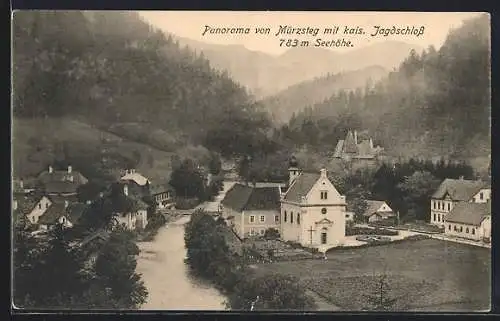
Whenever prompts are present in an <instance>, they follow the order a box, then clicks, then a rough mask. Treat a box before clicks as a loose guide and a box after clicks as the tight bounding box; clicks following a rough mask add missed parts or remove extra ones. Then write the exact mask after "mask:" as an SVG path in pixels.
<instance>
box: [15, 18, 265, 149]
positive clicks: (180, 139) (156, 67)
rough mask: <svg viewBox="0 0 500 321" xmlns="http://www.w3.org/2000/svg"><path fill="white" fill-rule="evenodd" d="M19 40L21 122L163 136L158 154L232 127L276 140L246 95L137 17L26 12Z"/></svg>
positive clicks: (135, 137)
mask: <svg viewBox="0 0 500 321" xmlns="http://www.w3.org/2000/svg"><path fill="white" fill-rule="evenodd" d="M13 40H14V41H13V42H14V43H13V45H14V47H13V50H14V55H13V59H14V61H13V64H14V68H13V73H14V77H13V78H14V84H13V92H14V97H13V112H14V116H15V117H16V118H17V119H19V118H29V119H39V118H61V117H69V118H72V119H79V120H80V121H83V122H86V123H90V124H92V125H95V126H97V127H98V128H100V129H103V130H110V131H112V132H114V133H117V134H119V135H121V136H126V137H127V138H129V139H132V140H136V141H137V140H142V141H141V142H142V143H147V144H150V143H151V142H149V140H150V137H149V136H148V134H149V133H151V132H153V131H154V130H155V129H156V130H160V131H161V132H162V134H164V136H165V137H166V141H167V142H161V141H160V142H158V139H156V141H153V142H152V143H151V145H153V146H155V147H158V148H162V149H163V150H167V151H171V150H172V149H175V148H177V147H178V146H179V145H180V146H182V145H185V144H190V143H191V144H200V143H205V142H206V141H207V132H213V131H216V130H217V128H219V127H220V126H221V124H224V123H228V124H231V126H226V128H228V127H229V128H230V127H233V128H238V127H239V126H240V125H241V127H249V126H250V127H251V128H252V132H253V133H254V136H255V135H264V136H265V135H266V133H265V131H261V130H260V129H261V128H266V127H267V126H268V125H269V122H268V120H267V116H266V114H265V113H264V112H262V111H261V109H260V108H259V107H258V106H257V105H256V104H255V103H254V102H253V100H252V99H251V97H250V96H249V95H248V94H247V92H246V91H245V89H244V88H242V87H240V86H239V85H238V84H236V83H235V82H233V81H232V80H231V79H230V78H229V77H228V76H227V74H224V73H221V72H218V71H215V70H213V69H212V68H211V67H210V65H209V62H208V60H206V59H205V58H204V57H203V55H201V54H200V55H197V54H195V53H194V52H193V51H191V50H189V48H181V47H180V45H179V44H178V43H177V42H176V41H174V40H173V38H172V37H170V36H165V34H164V33H163V32H161V31H157V30H154V29H153V28H152V27H151V26H150V25H148V24H147V23H145V22H144V21H142V20H141V18H140V17H139V15H138V14H137V13H131V12H111V11H108V12H77V11H72V12H70V11H67V12H65V11H57V12H50V11H38V12H35V11H31V12H28V11H24V12H16V13H15V15H14V19H13ZM120 123H123V124H126V125H123V126H122V125H119V124H120ZM33 124H35V123H33ZM117 124H118V125H117ZM111 125H113V126H111ZM14 126H15V123H14ZM131 127H133V129H134V131H133V132H132V131H127V128H131ZM31 130H32V134H33V135H32V136H36V135H37V134H36V133H37V132H38V130H37V129H36V128H31ZM131 136H132V137H131ZM157 136H158V135H157ZM28 138H29V137H28ZM38 138H40V137H38ZM15 139H16V137H14V140H15ZM71 139H72V137H66V140H67V141H71ZM160 140H161V139H160ZM21 143H22V142H21ZM169 143H171V144H169ZM15 144H17V142H15ZM232 152H233V151H232V150H229V151H228V153H232ZM27 153H30V151H27ZM15 157H21V158H22V157H26V155H16V156H15Z"/></svg>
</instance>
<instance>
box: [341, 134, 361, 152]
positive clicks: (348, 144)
mask: <svg viewBox="0 0 500 321" xmlns="http://www.w3.org/2000/svg"><path fill="white" fill-rule="evenodd" d="M343 151H344V153H349V154H356V153H357V152H358V147H357V146H356V141H355V140H354V135H353V133H352V132H351V131H349V132H348V133H347V136H346V138H345V141H344V150H343Z"/></svg>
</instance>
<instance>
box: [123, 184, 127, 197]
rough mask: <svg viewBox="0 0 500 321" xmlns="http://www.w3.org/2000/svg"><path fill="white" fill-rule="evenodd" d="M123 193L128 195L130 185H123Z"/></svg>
mask: <svg viewBox="0 0 500 321" xmlns="http://www.w3.org/2000/svg"><path fill="white" fill-rule="evenodd" d="M123 194H125V196H128V186H127V185H126V184H125V185H123Z"/></svg>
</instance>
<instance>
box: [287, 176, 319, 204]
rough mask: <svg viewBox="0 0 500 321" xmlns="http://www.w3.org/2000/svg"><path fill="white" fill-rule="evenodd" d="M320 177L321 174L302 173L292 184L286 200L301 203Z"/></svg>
mask: <svg viewBox="0 0 500 321" xmlns="http://www.w3.org/2000/svg"><path fill="white" fill-rule="evenodd" d="M319 177H320V174H319V173H317V174H316V173H302V174H300V175H299V176H298V177H297V178H296V179H295V181H294V182H293V183H292V185H291V186H290V188H289V189H288V191H286V193H285V197H284V199H285V200H287V201H291V202H297V203H300V202H301V201H302V196H306V195H307V193H309V191H310V190H311V188H312V187H313V186H314V184H315V183H316V182H317V181H318V179H319Z"/></svg>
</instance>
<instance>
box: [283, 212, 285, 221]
mask: <svg viewBox="0 0 500 321" xmlns="http://www.w3.org/2000/svg"><path fill="white" fill-rule="evenodd" d="M283 221H285V222H286V211H285V216H284V217H283Z"/></svg>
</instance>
